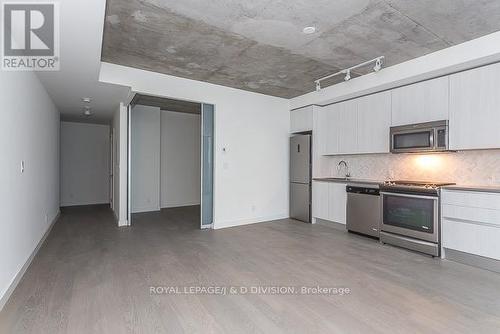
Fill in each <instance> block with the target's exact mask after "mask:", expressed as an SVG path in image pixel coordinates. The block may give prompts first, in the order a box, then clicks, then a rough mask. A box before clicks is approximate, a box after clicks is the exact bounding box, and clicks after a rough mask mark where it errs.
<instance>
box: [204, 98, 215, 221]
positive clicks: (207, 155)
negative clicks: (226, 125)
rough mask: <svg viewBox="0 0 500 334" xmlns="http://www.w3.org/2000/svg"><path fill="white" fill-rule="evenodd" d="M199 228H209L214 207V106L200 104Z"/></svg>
mask: <svg viewBox="0 0 500 334" xmlns="http://www.w3.org/2000/svg"><path fill="white" fill-rule="evenodd" d="M201 108H202V110H201V117H202V125H201V126H202V129H201V131H202V136H201V148H202V149H201V228H202V229H203V228H211V227H212V224H213V207H214V199H213V196H214V106H213V105H212V104H202V107H201Z"/></svg>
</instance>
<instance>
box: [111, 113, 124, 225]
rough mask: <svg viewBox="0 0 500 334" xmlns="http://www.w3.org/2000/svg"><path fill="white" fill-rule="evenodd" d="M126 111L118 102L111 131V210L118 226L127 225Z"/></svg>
mask: <svg viewBox="0 0 500 334" xmlns="http://www.w3.org/2000/svg"><path fill="white" fill-rule="evenodd" d="M127 119H128V111H127V108H126V107H125V106H124V105H123V103H120V106H119V107H118V109H117V110H116V111H115V113H114V115H113V122H112V127H113V132H114V138H115V143H114V144H115V145H114V146H115V147H116V155H115V161H114V166H113V185H114V198H113V202H114V205H113V211H114V213H115V217H116V219H117V220H118V226H127V225H128V217H127V207H128V189H127V188H128V187H127V183H128V174H127V173H128V171H127V164H128V142H127V133H128V121H127Z"/></svg>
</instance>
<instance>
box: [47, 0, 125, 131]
mask: <svg viewBox="0 0 500 334" xmlns="http://www.w3.org/2000/svg"><path fill="white" fill-rule="evenodd" d="M59 4H60V26H61V28H60V34H61V39H60V43H61V44H60V45H61V57H60V61H61V69H60V71H57V72H38V73H37V74H38V77H39V78H40V81H41V82H42V84H43V85H44V87H45V89H46V90H47V92H48V93H49V94H50V96H51V97H52V100H53V101H54V103H55V104H56V106H57V108H58V109H59V111H60V112H61V119H62V120H65V121H73V122H86V123H87V122H88V123H109V122H110V120H111V117H112V115H113V113H114V112H115V111H116V110H117V109H118V106H119V103H120V102H121V101H124V100H125V98H126V97H127V95H128V93H129V91H130V89H129V88H128V87H122V86H116V85H111V84H104V83H100V82H99V81H98V79H99V71H100V66H101V61H100V58H101V46H102V35H103V22H104V14H105V8H106V1H105V0H71V1H60V2H59ZM84 97H90V98H91V99H92V101H91V103H90V104H89V105H90V106H91V107H92V112H93V113H94V115H93V116H91V117H86V116H84V115H83V107H84V105H86V104H85V103H84V102H83V101H82V98H84Z"/></svg>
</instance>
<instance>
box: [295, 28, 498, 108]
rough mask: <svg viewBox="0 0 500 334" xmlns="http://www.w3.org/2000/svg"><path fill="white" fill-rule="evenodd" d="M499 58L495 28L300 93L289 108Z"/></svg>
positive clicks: (387, 86) (349, 95) (469, 66)
mask: <svg viewBox="0 0 500 334" xmlns="http://www.w3.org/2000/svg"><path fill="white" fill-rule="evenodd" d="M499 61H500V32H495V33H492V34H489V35H486V36H483V37H480V38H477V39H474V40H471V41H468V42H465V43H462V44H459V45H455V46H452V47H449V48H446V49H443V50H440V51H436V52H433V53H430V54H427V55H425V56H422V57H419V58H415V59H411V60H409V61H406V62H404V63H401V64H398V65H394V66H391V67H387V68H384V69H383V70H382V71H380V72H378V73H370V74H367V75H364V76H361V77H358V78H355V79H352V80H350V81H347V82H343V83H340V84H336V85H333V86H330V87H327V88H325V89H322V90H321V91H319V92H311V93H308V94H304V95H301V96H298V97H296V98H293V99H291V100H290V108H291V109H296V108H300V107H303V106H307V105H311V104H319V105H324V104H327V103H332V102H338V101H342V100H347V99H351V98H355V97H358V96H362V95H367V94H372V93H375V92H379V91H383V90H387V89H391V88H394V87H399V86H404V85H409V84H411V83H415V82H418V81H423V80H427V79H431V78H436V77H439V76H443V75H447V74H450V73H454V72H459V71H464V70H467V69H471V68H474V67H478V66H483V65H487V64H491V63H494V62H499ZM353 65H355V64H353ZM312 86H313V83H311V87H312Z"/></svg>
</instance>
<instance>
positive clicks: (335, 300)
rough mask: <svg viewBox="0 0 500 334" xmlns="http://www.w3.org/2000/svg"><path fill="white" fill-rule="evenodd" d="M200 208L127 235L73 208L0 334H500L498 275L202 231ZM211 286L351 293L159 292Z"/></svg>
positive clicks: (333, 235) (142, 220)
mask: <svg viewBox="0 0 500 334" xmlns="http://www.w3.org/2000/svg"><path fill="white" fill-rule="evenodd" d="M198 210H199V209H198V207H185V208H175V209H166V210H162V211H161V212H160V213H152V214H138V215H136V216H135V222H134V223H133V225H132V226H131V227H130V228H118V227H116V223H115V221H114V218H113V213H112V212H111V211H110V210H109V209H108V208H107V207H105V206H91V207H76V208H66V209H63V211H62V214H61V217H60V219H59V221H58V222H57V223H56V225H55V226H54V228H53V230H52V232H51V234H50V235H49V237H48V238H47V241H46V243H45V244H44V245H43V247H42V248H41V250H40V252H39V253H38V255H37V257H36V258H35V260H34V261H33V263H32V265H31V267H30V268H29V270H28V271H27V273H26V275H25V277H24V279H23V280H22V282H21V283H20V284H19V286H18V288H17V289H16V291H15V292H14V294H13V296H12V298H11V299H10V301H9V302H8V304H7V305H6V307H5V309H4V310H3V311H2V312H1V313H0V333H16V334H21V333H50V334H56V333H72V334H73V333H179V332H198V333H222V332H227V333H241V332H265V333H292V332H293V333H305V332H310V333H312V332H322V333H327V332H328V333H342V332H371V333H379V332H380V333H382V332H387V331H389V330H395V329H396V328H397V329H398V330H399V331H400V332H402V333H403V332H405V333H409V332H426V333H438V332H447V333H451V332H453V333H459V332H464V333H466V332H469V333H470V332H471V331H475V332H481V333H494V332H496V331H497V329H498V328H499V326H500V316H499V314H500V290H499V289H498V286H500V276H499V275H497V274H494V273H491V272H488V271H485V270H480V269H476V268H473V267H469V266H465V265H461V264H458V263H454V262H449V261H441V260H437V259H432V258H430V257H425V256H422V255H420V254H414V253H411V252H407V251H402V250H401V249H395V248H392V247H389V246H381V245H380V244H379V243H378V242H376V241H372V240H370V239H365V238H362V237H359V236H356V235H351V234H347V233H345V232H343V231H338V230H336V229H333V228H330V227H327V226H322V225H309V224H303V223H299V222H296V221H291V220H283V221H278V222H273V223H272V224H269V223H262V224H255V225H248V226H244V227H237V228H229V229H224V230H211V231H202V230H199V229H198V224H199V218H198V215H199V212H198ZM475 282H481V284H480V285H476V284H475ZM199 285H202V286H226V287H227V286H237V287H241V286H244V287H251V286H294V287H301V286H308V287H314V286H317V285H319V286H325V287H343V288H349V289H350V291H351V292H350V293H349V294H345V295H321V296H320V295H300V294H297V295H290V294H288V295H271V294H248V295H226V296H214V295H200V294H192V295H166V294H160V295H153V294H151V293H150V287H151V286H160V287H166V286H174V287H190V286H199ZM408 315H410V317H408ZM403 316H404V317H403ZM408 319H411V320H408ZM374 326H376V327H374ZM375 328H377V330H375Z"/></svg>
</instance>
